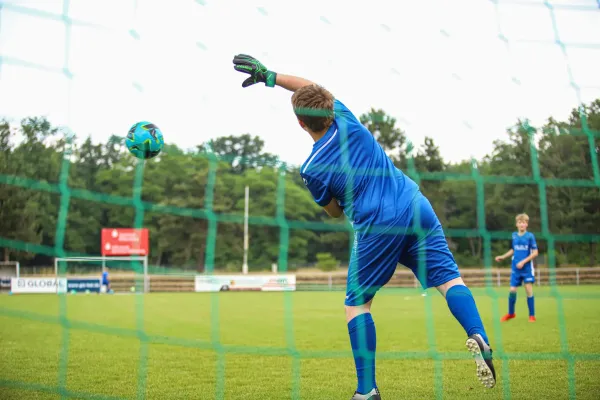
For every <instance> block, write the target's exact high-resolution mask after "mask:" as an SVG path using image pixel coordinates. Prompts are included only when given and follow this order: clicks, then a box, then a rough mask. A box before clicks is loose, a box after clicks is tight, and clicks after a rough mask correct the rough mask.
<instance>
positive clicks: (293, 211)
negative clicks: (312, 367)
mask: <svg viewBox="0 0 600 400" xmlns="http://www.w3.org/2000/svg"><path fill="white" fill-rule="evenodd" d="M360 121H361V123H363V124H364V125H365V126H366V127H367V129H368V130H369V131H370V132H371V133H372V134H373V135H374V137H375V138H376V139H377V140H378V141H379V143H380V144H381V145H382V147H383V148H384V150H385V151H386V152H387V153H388V154H389V156H390V158H391V159H392V160H393V161H394V163H395V164H396V165H397V166H398V167H399V168H401V169H403V170H404V171H405V172H406V173H407V174H409V176H411V177H412V178H413V179H415V180H417V181H418V182H419V185H420V187H421V190H422V191H423V193H425V195H426V196H427V197H428V198H429V199H430V201H431V203H432V204H433V206H434V208H435V210H436V213H437V214H438V216H439V218H440V219H441V221H442V223H443V225H444V228H446V229H447V230H450V231H457V230H458V231H460V232H471V234H469V235H458V236H455V237H449V238H448V242H449V245H450V247H451V249H452V251H453V253H454V255H455V257H456V259H457V261H458V262H459V264H460V265H461V266H481V265H482V262H483V243H482V240H481V238H479V237H478V236H477V230H478V229H479V228H480V226H479V222H478V217H477V216H478V213H477V210H478V202H477V188H476V184H475V182H474V181H473V180H471V179H470V178H468V177H469V176H470V175H471V174H472V173H473V171H474V170H473V168H475V167H474V166H476V167H477V172H478V173H479V174H481V175H485V176H511V177H517V178H514V179H516V180H517V181H518V182H517V184H500V183H487V184H485V187H484V206H485V220H484V221H483V222H484V223H485V227H486V229H488V230H491V231H504V232H507V234H508V233H509V232H510V231H513V230H514V229H515V227H514V217H515V215H516V214H518V213H522V212H526V213H527V214H529V216H530V218H531V222H530V230H532V231H534V232H540V231H542V229H543V228H544V227H545V226H544V224H543V223H542V216H543V215H547V226H546V227H547V228H548V229H549V230H550V231H551V232H552V233H554V234H598V227H599V226H600V193H599V192H600V191H599V189H598V186H594V184H593V182H594V179H600V177H597V176H595V175H594V166H597V165H598V162H599V161H600V160H598V137H599V136H600V135H599V134H598V132H599V131H600V100H597V101H595V102H592V103H591V104H589V105H586V106H584V107H582V108H581V109H577V110H573V112H572V114H571V116H570V117H569V118H568V120H567V121H555V120H553V119H549V120H548V121H547V123H546V124H545V125H544V126H542V127H538V128H537V129H535V128H534V127H531V126H530V124H529V122H528V121H527V120H519V121H517V122H516V123H515V124H514V126H512V127H511V128H510V129H508V130H507V133H506V137H505V139H504V140H501V141H497V142H495V143H494V148H493V151H492V152H491V153H490V154H489V155H488V156H486V157H484V158H483V159H481V160H478V161H477V162H476V163H474V164H473V163H471V161H465V162H461V163H457V164H451V163H447V162H445V161H444V159H443V157H442V154H441V152H440V149H439V148H438V147H437V146H436V144H435V142H434V140H433V139H431V138H425V140H424V142H423V143H422V144H421V145H419V146H417V147H415V148H414V149H412V148H411V147H412V146H410V144H409V143H408V140H407V137H406V134H405V133H404V132H403V131H402V130H401V129H400V128H398V127H397V126H396V120H395V119H394V118H393V117H391V116H389V115H388V114H386V113H385V112H384V111H383V110H376V109H371V110H370V111H369V112H368V113H366V114H364V115H361V116H360ZM590 133H591V134H590ZM65 137H66V136H65V134H64V132H63V131H62V130H60V129H57V128H56V127H53V126H51V125H50V123H49V122H48V121H46V120H45V119H43V118H28V119H25V120H23V121H22V122H21V123H20V124H19V125H18V126H11V125H10V124H9V123H8V122H6V121H0V176H1V177H2V178H3V182H13V183H15V182H16V184H7V183H0V238H1V239H3V240H15V241H20V242H25V243H29V244H32V245H45V246H50V247H53V246H54V245H55V243H56V229H57V219H58V212H59V208H60V200H61V197H60V193H58V192H53V191H50V192H49V191H43V190H35V188H34V187H32V186H31V183H32V182H41V183H42V184H43V183H51V184H57V183H58V182H59V176H60V171H61V165H62V160H63V159H64V157H65V156H64V150H65V146H66V141H65ZM75 143H76V145H74V147H73V150H74V151H73V154H72V156H71V157H70V160H71V164H70V169H69V175H68V185H69V188H71V189H73V190H77V191H78V192H77V193H93V194H94V196H100V197H102V196H105V197H104V199H107V197H106V196H109V197H110V196H113V197H112V198H113V199H114V198H117V199H121V200H120V201H127V200H128V199H132V198H133V196H134V189H135V187H134V186H135V177H136V171H137V168H139V166H138V160H137V159H135V158H134V157H131V155H129V154H128V152H127V151H126V149H125V148H124V146H123V140H122V138H121V137H119V136H112V137H110V138H109V139H108V140H107V141H106V143H94V142H93V141H92V140H91V138H86V139H84V140H81V141H79V140H77V141H75ZM532 162H534V163H535V162H539V173H540V174H541V176H542V177H544V178H546V179H548V184H547V185H546V186H545V188H544V190H545V194H546V199H547V207H546V210H543V209H541V208H540V201H539V199H540V188H539V187H538V185H537V184H535V183H534V182H532V181H531V178H532V177H533V176H534V174H535V173H536V170H535V169H534V168H533V165H535V164H534V163H532ZM284 167H285V166H281V164H280V163H279V162H278V160H277V157H276V156H274V155H272V154H269V153H267V152H265V150H264V142H263V141H262V140H261V139H259V138H258V137H252V136H250V135H248V134H243V135H240V136H228V137H221V138H217V139H213V140H211V141H209V142H207V143H204V144H202V145H200V146H198V148H197V149H195V150H193V151H185V150H182V149H180V148H178V147H177V146H174V145H167V146H166V147H165V149H164V151H163V152H162V153H161V155H160V156H158V157H156V158H155V159H152V160H148V161H146V162H145V163H144V164H143V166H142V167H141V168H143V185H142V191H141V197H142V201H144V202H145V204H152V205H153V206H152V207H151V208H149V209H146V210H136V209H135V208H134V207H132V206H131V205H128V204H118V202H117V204H115V202H114V201H112V202H111V201H101V202H98V201H92V200H89V199H82V198H78V197H77V196H72V197H71V198H70V202H69V210H68V211H69V212H68V218H67V227H66V228H67V229H66V233H65V234H66V236H65V249H66V250H68V251H73V252H79V253H86V254H90V255H98V254H99V253H100V232H101V229H102V228H106V227H108V228H114V227H132V226H133V224H134V221H135V217H136V213H137V212H143V223H142V225H143V226H144V227H146V228H148V229H149V230H150V245H151V254H150V263H151V264H153V265H161V266H164V267H176V268H188V269H191V270H198V271H202V270H204V269H205V268H206V262H207V259H208V249H207V237H208V231H209V223H208V221H207V219H206V218H204V217H206V215H207V214H206V211H207V207H208V205H209V204H208V203H207V194H208V193H207V190H208V189H207V188H208V186H207V184H208V182H209V180H210V179H211V176H214V177H215V182H214V188H213V193H212V198H213V201H212V208H211V211H212V212H214V213H215V214H217V215H220V216H224V217H225V218H226V221H221V222H220V223H219V224H218V225H217V240H216V247H215V252H214V254H213V255H214V266H215V267H216V268H223V269H225V268H226V267H227V266H229V268H231V269H232V270H235V269H236V268H237V266H239V269H241V264H242V260H243V235H244V230H243V216H244V207H245V187H246V186H248V187H249V188H250V202H249V215H250V225H249V238H250V248H249V254H248V262H249V267H250V270H269V269H270V268H271V264H272V263H277V262H278V261H279V254H280V240H281V234H282V229H281V226H280V223H281V222H282V220H281V219H276V218H278V217H281V216H282V215H283V216H284V217H285V218H286V220H287V221H293V224H292V226H291V229H290V230H289V248H288V250H289V251H288V266H289V267H290V268H295V267H299V266H308V265H317V266H318V267H319V268H329V267H330V265H329V264H332V263H333V264H335V265H336V266H337V265H338V264H342V265H344V264H347V263H348V258H349V254H350V251H349V250H350V246H351V244H352V236H351V234H350V232H349V229H348V228H349V225H348V222H347V221H344V220H343V219H338V220H335V219H331V218H329V217H328V216H327V215H326V213H325V212H324V211H323V210H322V209H321V208H320V207H319V206H317V205H316V204H315V202H314V201H313V199H312V197H311V195H310V193H309V192H308V190H307V189H306V187H305V186H304V183H303V182H302V179H301V178H300V175H299V173H298V170H297V167H285V168H284ZM282 174H283V175H282ZM448 176H451V177H461V178H460V179H450V178H448ZM465 177H466V178H465ZM565 180H575V182H576V183H578V186H575V187H572V186H569V185H566V184H564V183H565ZM282 182H283V185H284V186H285V191H284V193H285V197H284V201H283V202H282V203H278V201H279V200H278V199H279V197H278V193H280V189H281V188H280V185H281V183H282ZM561 182H562V183H561ZM544 213H545V214H544ZM298 222H306V223H309V224H316V225H311V226H314V227H322V226H323V225H322V224H330V225H333V226H335V227H336V228H339V229H336V231H326V230H322V229H312V228H311V227H306V228H304V229H300V228H299V227H298V225H294V224H296V223H298ZM509 238H510V236H508V235H507V238H506V240H503V241H501V240H498V241H494V243H493V251H494V252H504V251H506V250H507V245H508V240H509ZM538 243H539V245H540V248H541V250H542V253H544V252H545V251H547V246H546V243H545V241H544V238H543V235H540V236H539V237H538ZM556 251H557V259H558V261H559V262H560V263H562V264H579V265H595V264H597V262H598V256H599V254H598V253H599V249H598V246H597V245H596V244H595V243H590V242H585V243H567V242H565V243H562V242H558V243H557V244H556ZM0 257H1V258H3V259H5V260H8V259H17V260H19V261H22V262H23V263H24V264H27V263H29V264H35V265H51V264H52V259H51V258H50V257H47V256H44V255H39V254H34V253H31V252H30V253H25V252H20V251H17V250H14V249H13V248H11V247H10V246H7V247H4V248H3V249H2V252H1V253H0Z"/></svg>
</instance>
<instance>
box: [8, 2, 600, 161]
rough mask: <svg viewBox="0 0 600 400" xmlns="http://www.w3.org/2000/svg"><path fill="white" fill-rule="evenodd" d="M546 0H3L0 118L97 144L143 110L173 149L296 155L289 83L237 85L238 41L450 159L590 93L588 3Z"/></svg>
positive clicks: (597, 92) (598, 67)
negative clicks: (30, 121) (249, 145)
mask: <svg viewBox="0 0 600 400" xmlns="http://www.w3.org/2000/svg"><path fill="white" fill-rule="evenodd" d="M496 3H497V4H496ZM546 4H547V3H545V2H543V1H540V0H511V1H508V0H506V1H504V0H498V1H487V0H452V1H449V0H419V1H417V0H410V1H408V0H394V1H390V0H369V1H355V0H302V1H289V0H223V1H217V0H168V1H167V0H70V1H68V8H67V9H65V7H64V5H63V1H62V0H0V5H2V7H1V8H0V55H1V56H2V59H1V60H2V62H1V63H0V117H6V118H9V119H11V120H13V121H18V120H19V119H20V118H23V117H25V116H33V115H44V116H47V117H48V118H49V119H50V120H51V121H52V122H54V123H55V124H57V125H65V126H68V127H70V128H71V129H72V130H73V131H74V132H75V133H76V134H77V135H78V136H80V137H85V136H87V135H90V134H91V135H92V137H93V140H94V141H96V142H97V141H103V140H105V139H106V138H107V137H108V136H109V135H111V134H117V135H125V134H126V133H127V131H128V129H129V127H130V126H131V125H132V124H133V123H134V122H136V121H139V120H146V121H151V122H153V123H154V124H156V125H157V126H159V127H160V128H161V130H162V131H163V134H164V136H165V141H166V142H168V143H173V144H176V145H178V146H180V147H182V148H190V147H193V146H195V145H197V144H200V143H202V142H204V141H206V140H209V139H211V138H215V137H218V136H222V135H230V134H241V133H250V134H252V135H258V136H260V137H261V138H263V140H264V141H265V143H266V150H267V151H269V152H272V153H275V154H278V155H279V156H280V157H281V159H282V160H284V161H287V162H289V163H292V164H301V163H302V162H303V161H304V160H305V159H306V158H307V157H308V155H309V154H310V151H311V147H312V142H311V140H310V138H309V137H308V135H307V134H306V133H305V132H304V131H302V130H301V129H300V127H299V126H298V125H297V123H296V121H295V119H294V116H293V114H292V111H291V105H290V93H289V92H286V91H285V90H283V89H281V88H276V89H270V88H266V87H264V85H256V86H253V87H251V88H248V89H242V88H241V82H242V81H243V80H244V79H245V76H244V75H243V74H240V73H238V72H236V71H234V70H233V68H232V63H231V60H232V58H233V56H234V55H235V54H237V53H247V54H251V55H254V56H255V57H257V58H259V59H260V60H261V61H262V62H263V63H264V64H266V66H267V67H268V68H269V69H272V70H274V71H277V72H281V73H286V74H294V75H300V76H303V77H306V78H308V79H311V80H313V81H316V82H318V83H320V84H322V85H324V86H325V87H327V88H328V89H329V90H330V91H332V92H333V94H334V95H335V96H336V97H337V98H338V99H340V100H341V101H342V102H344V103H345V104H346V105H347V106H348V107H349V108H350V109H351V110H352V111H353V112H354V113H355V114H356V115H359V114H361V113H363V112H366V111H368V110H369V108H370V107H376V108H383V109H384V110H385V111H387V112H388V113H389V114H391V115H392V116H394V117H395V118H397V120H398V126H399V127H401V128H402V129H404V130H405V131H406V133H407V135H408V137H409V140H411V141H412V142H413V143H415V144H416V145H420V144H421V143H422V142H423V138H424V137H425V136H430V137H433V138H434V140H435V142H436V143H437V144H438V146H439V147H440V149H441V153H442V155H443V156H444V158H445V159H446V160H448V161H459V160H461V159H467V158H469V157H471V156H474V157H481V156H483V155H484V154H486V153H489V152H490V151H491V148H492V142H493V140H495V139H498V138H503V137H504V136H505V134H504V132H505V128H506V127H508V126H510V125H512V124H513V123H515V122H516V120H517V118H519V117H529V118H530V119H531V120H532V121H533V123H534V124H542V123H543V122H544V121H545V120H546V118H547V117H548V116H550V115H553V116H555V117H556V118H558V119H563V118H565V117H566V116H567V114H568V113H569V111H570V110H571V109H572V108H573V107H576V106H577V104H578V103H579V102H580V101H583V102H589V101H591V100H592V99H595V98H599V97H600V72H599V71H600V6H599V1H596V0H587V1H586V0H569V1H568V0H554V1H550V2H548V4H550V7H548V6H547V5H546ZM65 12H66V14H67V15H68V17H69V18H72V19H73V20H74V21H75V22H74V24H73V25H72V27H71V29H70V31H69V30H68V29H66V23H65V19H63V17H62V15H63V13H65ZM67 20H68V19H67ZM69 32H70V33H69ZM557 40H559V41H560V42H562V43H564V48H563V47H561V46H560V45H559V44H557ZM63 70H64V71H68V72H69V73H70V75H69V74H65V73H64V72H63Z"/></svg>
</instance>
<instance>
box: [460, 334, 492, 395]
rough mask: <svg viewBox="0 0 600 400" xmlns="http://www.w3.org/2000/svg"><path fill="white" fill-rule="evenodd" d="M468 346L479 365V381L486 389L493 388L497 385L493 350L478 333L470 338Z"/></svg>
mask: <svg viewBox="0 0 600 400" xmlns="http://www.w3.org/2000/svg"><path fill="white" fill-rule="evenodd" d="M466 346H467V349H468V350H469V351H470V352H471V354H472V355H473V358H474V359H475V364H477V377H478V378H479V381H480V382H481V383H483V386H485V387H486V388H488V389H491V388H493V387H494V386H495V385H496V370H495V369H494V363H493V362H492V349H491V348H490V346H488V345H487V344H486V343H485V341H484V340H483V338H482V337H481V335H480V334H478V333H476V334H474V335H471V336H469V338H468V339H467V343H466Z"/></svg>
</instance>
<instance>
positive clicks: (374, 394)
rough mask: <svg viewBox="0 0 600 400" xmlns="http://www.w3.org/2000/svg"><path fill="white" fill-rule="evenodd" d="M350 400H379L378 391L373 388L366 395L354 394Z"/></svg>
mask: <svg viewBox="0 0 600 400" xmlns="http://www.w3.org/2000/svg"><path fill="white" fill-rule="evenodd" d="M350 400H381V395H380V394H379V390H377V388H374V389H373V390H371V391H370V392H369V393H367V394H360V393H357V392H354V396H352V399H350Z"/></svg>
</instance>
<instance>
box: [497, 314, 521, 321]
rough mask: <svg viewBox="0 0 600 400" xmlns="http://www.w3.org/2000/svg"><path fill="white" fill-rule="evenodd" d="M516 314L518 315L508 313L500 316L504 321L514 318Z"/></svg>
mask: <svg viewBox="0 0 600 400" xmlns="http://www.w3.org/2000/svg"><path fill="white" fill-rule="evenodd" d="M516 316H517V314H506V315H505V316H503V317H502V318H500V321H502V322H504V321H508V320H509V319H513V318H514V317H516Z"/></svg>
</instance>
